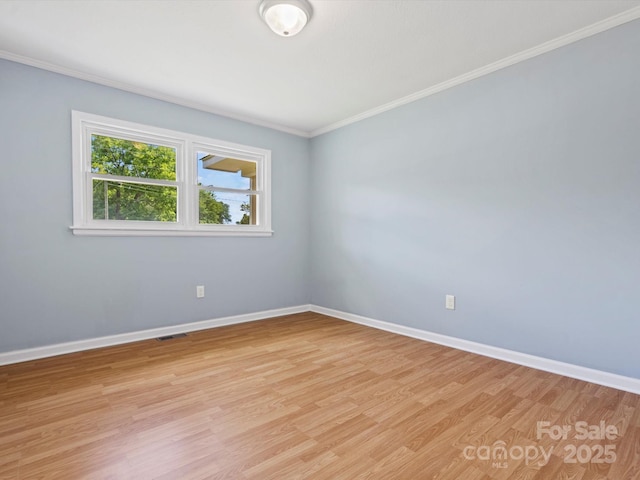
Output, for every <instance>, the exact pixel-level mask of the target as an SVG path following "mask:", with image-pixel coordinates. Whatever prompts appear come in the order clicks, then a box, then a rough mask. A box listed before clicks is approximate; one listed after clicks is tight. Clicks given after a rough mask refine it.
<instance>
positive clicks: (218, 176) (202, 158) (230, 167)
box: [198, 152, 256, 190]
mask: <svg viewBox="0 0 640 480" xmlns="http://www.w3.org/2000/svg"><path fill="white" fill-rule="evenodd" d="M255 178H256V162H251V161H248V160H238V159H236V158H227V157H222V156H218V155H213V154H208V153H205V152H198V185H203V186H206V187H222V188H235V189H237V190H255Z"/></svg>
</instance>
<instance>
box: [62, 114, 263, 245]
mask: <svg viewBox="0 0 640 480" xmlns="http://www.w3.org/2000/svg"><path fill="white" fill-rule="evenodd" d="M71 133H72V142H73V144H72V160H73V225H72V226H71V227H70V228H71V230H72V231H73V233H74V235H97V236H262V237H266V236H271V235H272V234H273V231H272V230H271V151H270V150H265V149H261V148H255V147H249V146H246V145H239V144H235V143H229V142H225V141H222V140H215V139H212V138H207V137H202V136H198V135H192V134H188V133H183V132H177V131H173V130H167V129H164V128H158V127H153V126H149V125H142V124H139V123H133V122H127V121H124V120H118V119H114V118H108V117H103V116H100V115H93V114H90V113H84V112H78V111H75V110H74V111H72V112H71ZM95 133H97V134H102V135H106V136H117V137H120V138H127V139H131V140H138V141H142V142H145V143H153V142H155V143H157V144H160V145H166V146H170V147H173V148H175V149H176V162H177V163H176V181H175V182H174V181H172V180H171V181H163V180H158V181H155V180H152V182H154V183H158V182H162V183H165V182H166V183H167V184H170V185H174V184H175V185H177V187H178V207H177V208H178V221H177V222H172V223H169V222H148V221H140V222H136V221H116V220H96V219H94V218H93V207H92V205H93V202H92V195H93V190H92V188H91V187H90V185H89V182H90V180H91V175H92V174H91V140H90V139H91V134H95ZM201 150H205V151H211V152H215V153H216V154H220V155H225V156H227V157H231V158H237V159H239V160H249V161H254V162H256V168H257V171H258V175H257V181H258V183H257V185H256V190H255V192H258V196H257V198H258V204H257V219H258V222H259V223H258V225H209V224H207V225H205V224H202V225H201V224H200V223H199V222H198V198H199V192H198V190H199V187H198V182H197V177H198V172H197V164H196V161H195V152H196V151H201Z"/></svg>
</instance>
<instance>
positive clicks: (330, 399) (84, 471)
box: [0, 313, 640, 480]
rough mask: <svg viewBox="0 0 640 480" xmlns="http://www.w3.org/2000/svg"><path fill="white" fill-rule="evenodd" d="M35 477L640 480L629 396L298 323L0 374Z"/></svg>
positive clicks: (636, 425) (11, 470)
mask: <svg viewBox="0 0 640 480" xmlns="http://www.w3.org/2000/svg"><path fill="white" fill-rule="evenodd" d="M539 422H547V423H546V424H545V425H547V428H561V427H562V426H568V427H570V428H571V429H572V430H571V431H570V432H569V434H568V435H567V436H566V438H552V437H551V436H550V435H549V433H548V431H546V432H547V433H542V434H541V433H540V424H539ZM578 422H586V423H585V424H586V425H596V426H598V425H600V422H604V424H605V425H607V426H614V427H615V428H616V429H617V431H618V432H619V435H618V437H617V438H615V439H606V438H605V439H602V438H592V439H586V440H580V439H577V438H576V425H577V423H578ZM607 445H608V448H609V449H610V450H611V452H615V461H607V462H603V461H599V462H596V461H593V456H594V455H595V454H596V453H597V452H598V451H599V450H598V449H602V450H604V448H605V447H606V446H607ZM501 448H503V450H501ZM572 448H573V449H575V450H578V449H579V456H575V455H574V456H571V455H570V454H569V453H568V452H570V451H571V449H572ZM540 449H542V450H540ZM542 451H544V452H548V457H547V460H548V462H547V461H544V462H543V461H542V460H543V459H544V456H543V455H542V453H541V452H542ZM525 452H528V453H527V455H531V458H529V457H526V456H525ZM534 453H535V457H534V456H533V455H534ZM601 459H602V458H600V460H601ZM572 460H574V462H573V463H570V462H571V461H572ZM609 460H611V458H610V459H609ZM36 478H38V479H40V478H42V479H64V480H73V479H76V478H77V479H84V478H89V479H92V480H93V479H115V480H120V479H125V480H128V479H132V480H140V479H141V480H146V479H181V480H182V479H193V480H199V479H220V480H223V479H233V480H255V479H259V480H268V479H278V480H290V479H291V480H306V479H315V480H340V479H344V480H354V479H362V480H364V479H381V480H382V479H384V480H389V479H392V480H394V479H399V480H403V479H407V480H416V479H418V480H423V479H426V480H430V479H431V480H459V479H464V480H547V479H548V480H557V479H574V480H640V396H638V395H634V394H631V393H627V392H621V391H618V390H614V389H611V388H607V387H602V386H600V385H594V384H590V383H587V382H582V381H579V380H575V379H570V378H565V377H561V376H558V375H554V374H550V373H546V372H541V371H537V370H533V369H530V368H526V367H522V366H519V365H514V364H510V363H507V362H501V361H498V360H495V359H491V358H487V357H482V356H478V355H474V354H471V353H467V352H462V351H458V350H454V349H451V348H447V347H444V346H441V345H435V344H430V343H427V342H423V341H420V340H416V339H412V338H407V337H402V336H399V335H394V334H391V333H388V332H383V331H380V330H375V329H371V328H368V327H364V326H362V325H357V324H353V323H348V322H344V321H341V320H337V319H335V318H331V317H327V316H324V315H319V314H315V313H302V314H297V315H290V316H286V317H279V318H273V319H268V320H264V321H259V322H251V323H246V324H240V325H233V326H228V327H222V328H217V329H212V330H204V331H199V332H193V333H190V334H189V335H188V336H186V337H183V338H178V339H175V340H171V341H165V342H158V341H155V340H148V341H143V342H136V343H131V344H127V345H118V346H114V347H108V348H103V349H97V350H91V351H86V352H78V353H73V354H69V355H63V356H59V357H53V358H48V359H40V360H35V361H31V362H24V363H20V364H15V365H7V366H3V367H0V479H7V480H9V479H15V480H23V479H36Z"/></svg>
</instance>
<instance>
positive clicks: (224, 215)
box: [200, 190, 256, 225]
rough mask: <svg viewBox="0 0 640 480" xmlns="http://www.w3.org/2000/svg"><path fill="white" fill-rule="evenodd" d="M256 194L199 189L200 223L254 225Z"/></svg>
mask: <svg viewBox="0 0 640 480" xmlns="http://www.w3.org/2000/svg"><path fill="white" fill-rule="evenodd" d="M255 205H256V195H246V194H242V193H229V192H210V191H208V190H200V223H208V224H215V223H225V224H230V225H255V224H256V215H255Z"/></svg>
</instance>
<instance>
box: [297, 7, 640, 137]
mask: <svg viewBox="0 0 640 480" xmlns="http://www.w3.org/2000/svg"><path fill="white" fill-rule="evenodd" d="M638 18H640V7H636V8H634V9H631V10H627V11H626V12H623V13H621V14H619V15H615V16H613V17H610V18H607V19H605V20H602V21H601V22H598V23H594V24H593V25H589V26H588V27H585V28H581V29H580V30H576V31H575V32H572V33H568V34H567V35H563V36H561V37H558V38H556V39H554V40H550V41H548V42H545V43H543V44H542V45H538V46H536V47H533V48H530V49H529V50H525V51H524V52H520V53H516V54H515V55H511V56H510V57H507V58H503V59H502V60H499V61H497V62H494V63H492V64H490V65H486V66H484V67H481V68H478V69H476V70H473V71H471V72H468V73H465V74H464V75H460V76H459V77H456V78H452V79H451V80H447V81H446V82H442V83H440V84H438V85H434V86H433V87H429V88H425V89H424V90H421V91H419V92H416V93H413V94H411V95H407V96H406V97H403V98H399V99H398V100H394V101H393V102H389V103H387V104H385V105H380V106H379V107H376V108H372V109H371V110H367V111H366V112H362V113H360V114H358V115H355V116H353V117H350V118H345V119H344V120H341V121H339V122H336V123H332V124H331V125H327V126H326V127H322V128H318V129H317V130H313V131H311V132H309V133H308V135H309V136H310V137H317V136H318V135H322V134H323V133H328V132H331V131H332V130H337V129H338V128H341V127H344V126H346V125H350V124H352V123H355V122H359V121H360V120H364V119H365V118H369V117H373V116H375V115H378V114H380V113H383V112H386V111H389V110H392V109H394V108H396V107H399V106H401V105H406V104H407V103H411V102H415V101H416V100H420V99H421V98H425V97H428V96H431V95H434V94H436V93H438V92H442V91H443V90H447V89H449V88H452V87H455V86H456V85H460V84H462V83H465V82H469V81H471V80H474V79H476V78H479V77H482V76H484V75H488V74H490V73H493V72H495V71H498V70H501V69H503V68H506V67H509V66H511V65H514V64H516V63H519V62H524V61H525V60H528V59H530V58H533V57H537V56H538V55H542V54H543V53H547V52H550V51H552V50H555V49H557V48H560V47H564V46H565V45H569V44H571V43H574V42H577V41H578V40H582V39H584V38H587V37H590V36H592V35H596V34H598V33H601V32H604V31H606V30H609V29H611V28H614V27H617V26H619V25H623V24H625V23H628V22H631V21H633V20H637V19H638Z"/></svg>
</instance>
